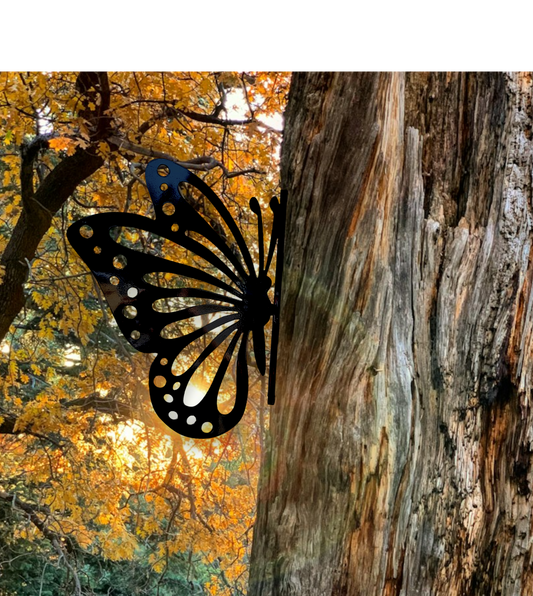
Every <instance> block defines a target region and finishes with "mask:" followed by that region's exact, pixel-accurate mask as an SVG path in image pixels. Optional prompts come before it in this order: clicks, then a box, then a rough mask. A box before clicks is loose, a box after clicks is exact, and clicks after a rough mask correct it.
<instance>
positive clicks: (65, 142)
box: [48, 137, 73, 152]
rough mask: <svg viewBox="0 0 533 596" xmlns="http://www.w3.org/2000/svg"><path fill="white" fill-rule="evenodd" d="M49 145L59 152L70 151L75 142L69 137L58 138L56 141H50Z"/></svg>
mask: <svg viewBox="0 0 533 596" xmlns="http://www.w3.org/2000/svg"><path fill="white" fill-rule="evenodd" d="M48 144H49V145H50V147H51V148H52V149H53V150H54V151H57V152H59V151H65V150H66V149H68V148H69V147H70V146H71V145H72V144H73V141H72V139H68V138H67V137H57V138H56V139H50V140H49V141H48Z"/></svg>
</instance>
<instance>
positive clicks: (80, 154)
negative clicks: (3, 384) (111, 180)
mask: <svg viewBox="0 0 533 596" xmlns="http://www.w3.org/2000/svg"><path fill="white" fill-rule="evenodd" d="M82 74H83V75H87V73H81V74H80V77H79V80H80V79H81V78H82ZM93 74H95V73H93ZM97 76H98V81H99V83H97V86H98V93H99V94H100V98H101V101H100V109H99V110H98V111H95V112H91V114H92V116H86V117H93V118H94V120H93V122H92V128H93V131H94V132H93V135H92V137H93V139H94V140H95V141H97V140H98V139H100V138H102V136H103V135H105V134H108V133H107V132H106V131H107V130H108V128H109V124H110V123H109V120H108V118H107V117H105V115H104V112H105V110H106V109H107V108H106V106H109V82H108V80H107V75H106V74H105V73H98V75H97ZM102 127H104V128H102ZM45 142H47V139H46V137H42V138H39V137H37V139H35V141H34V142H33V143H31V144H30V145H29V146H28V148H26V149H24V151H23V156H22V167H21V178H22V180H21V185H22V189H21V192H22V196H23V199H24V201H23V208H22V213H21V215H20V217H19V219H18V221H17V224H16V226H15V229H14V230H13V234H12V236H11V238H10V240H9V242H8V244H7V246H6V248H5V251H4V253H3V255H2V257H1V259H0V265H2V266H3V267H4V268H5V273H4V277H3V279H2V283H0V341H1V340H2V339H3V338H4V337H5V335H6V333H7V332H8V330H9V327H10V325H11V323H12V322H13V320H14V319H15V317H16V316H17V315H18V313H19V312H20V310H21V309H22V307H23V306H24V303H25V300H26V299H25V295H24V290H23V288H24V283H25V281H26V278H27V276H28V274H29V269H30V263H31V262H32V261H33V259H34V257H35V252H36V250H37V246H38V245H39V243H40V241H41V240H42V238H43V236H44V235H45V234H46V232H47V230H48V229H49V228H50V225H51V223H52V217H53V216H54V214H55V213H56V212H57V211H58V210H59V209H60V208H61V206H62V205H63V204H64V203H65V201H66V200H67V199H68V198H69V197H70V195H71V194H72V193H73V192H74V190H75V189H76V187H77V186H78V185H79V184H80V183H81V182H82V181H83V180H85V179H86V178H88V177H89V176H91V175H92V174H94V172H96V170H98V169H99V168H100V167H101V166H102V165H103V163H104V160H103V158H102V157H100V156H99V155H96V152H95V148H94V146H93V145H90V146H89V147H87V148H86V149H81V148H78V149H77V150H76V151H75V153H74V154H73V155H70V156H68V157H65V158H64V159H63V160H62V161H61V162H60V163H59V164H58V165H57V166H56V167H55V168H54V169H53V170H52V171H51V172H50V173H49V174H48V175H47V176H46V178H44V180H43V181H42V183H41V184H40V185H39V187H38V188H37V190H36V191H35V192H34V191H33V162H34V160H35V158H36V156H37V153H38V151H39V150H40V149H41V148H43V147H44V146H45Z"/></svg>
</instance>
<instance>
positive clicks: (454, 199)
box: [249, 73, 533, 596]
mask: <svg viewBox="0 0 533 596" xmlns="http://www.w3.org/2000/svg"><path fill="white" fill-rule="evenodd" d="M531 97H532V80H531V76H529V75H504V74H490V73H483V74H460V73H453V74H450V73H448V74H447V73H438V74H407V75H402V74H386V73H384V74H360V73H357V74H351V73H299V74H296V75H295V76H294V78H293V83H292V88H291V92H290V100H289V107H288V111H287V115H286V132H285V138H284V145H283V151H282V179H283V186H284V187H285V188H288V189H289V193H290V194H289V196H290V201H289V213H288V222H287V236H286V238H287V251H286V252H287V257H286V269H285V271H286V273H285V277H284V282H283V283H284V296H283V300H282V303H283V312H282V320H283V325H282V329H281V337H280V350H281V352H280V359H279V367H280V370H279V373H278V394H279V400H277V403H276V405H275V407H274V410H273V412H272V418H271V430H270V432H271V437H270V447H269V450H268V453H267V455H266V458H265V462H264V466H263V473H262V480H261V486H260V497H259V508H258V517H257V522H256V524H255V530H254V545H253V552H252V566H251V579H250V592H249V594H250V596H267V595H268V596H289V595H298V596H311V595H312V596H327V595H332V596H340V595H343V596H344V595H347V596H359V595H361V596H373V595H379V596H399V595H403V596H411V595H415V594H420V595H441V594H442V595H450V596H464V595H467V594H468V595H479V596H488V595H497V594H500V595H502V596H503V595H505V596H514V595H517V596H518V595H523V596H527V595H531V594H533V569H532V567H531V564H530V561H531V556H532V554H533V549H532V544H533V543H532V541H531V538H532V536H531V523H532V521H533V519H532V509H533V499H532V497H531V489H532V486H533V485H532V483H531V482H532V479H533V478H532V474H533V471H532V469H531V455H532V440H533V436H532V435H533V415H532V413H531V412H530V396H531V390H530V387H531V385H532V381H533V359H532V356H531V352H532V347H533V291H532V286H533V263H532V256H531V251H530V248H531V227H532V221H533V220H532V204H531V180H532V167H531V155H532V140H531V137H532V116H533V113H532V105H531Z"/></svg>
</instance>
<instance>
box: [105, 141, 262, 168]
mask: <svg viewBox="0 0 533 596" xmlns="http://www.w3.org/2000/svg"><path fill="white" fill-rule="evenodd" d="M108 141H109V142H110V143H112V144H113V145H116V146H117V148H118V149H119V150H120V149H125V150H126V151H131V152H133V153H137V154H138V155H144V156H145V157H153V158H159V159H168V160H170V161H174V162H175V163H177V164H179V165H180V166H183V167H184V168H188V169H189V170H200V171H204V172H205V171H208V170H212V169H214V168H220V169H221V170H222V172H223V173H224V176H226V178H235V177H236V176H243V175H244V174H264V172H263V171H261V170H258V169H256V168H248V169H246V170H237V171H234V172H230V171H229V170H228V169H227V168H226V166H225V165H224V164H223V163H222V162H220V161H218V159H215V158H214V157H211V156H207V155H206V156H202V157H195V158H193V159H190V160H188V161H177V160H176V159H175V158H174V157H172V155H170V154H169V153H164V152H163V151H157V150H155V149H149V148H148V147H143V146H142V145H136V144H135V143H132V142H131V141H128V140H127V139H124V138H123V137H119V136H116V135H112V136H111V137H109V139H108Z"/></svg>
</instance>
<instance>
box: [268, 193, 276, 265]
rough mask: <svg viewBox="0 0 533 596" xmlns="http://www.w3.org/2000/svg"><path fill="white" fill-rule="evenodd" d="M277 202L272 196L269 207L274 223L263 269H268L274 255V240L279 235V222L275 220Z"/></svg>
mask: <svg viewBox="0 0 533 596" xmlns="http://www.w3.org/2000/svg"><path fill="white" fill-rule="evenodd" d="M278 207H279V202H278V199H277V198H276V197H272V200H271V201H270V209H271V210H272V213H273V214H274V223H273V225H272V233H271V235H270V246H269V247H268V257H267V262H266V265H265V271H268V270H269V269H270V263H271V262H272V258H273V257H274V249H275V248H276V242H277V240H278V236H279V222H278V221H276V213H277V212H278Z"/></svg>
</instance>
